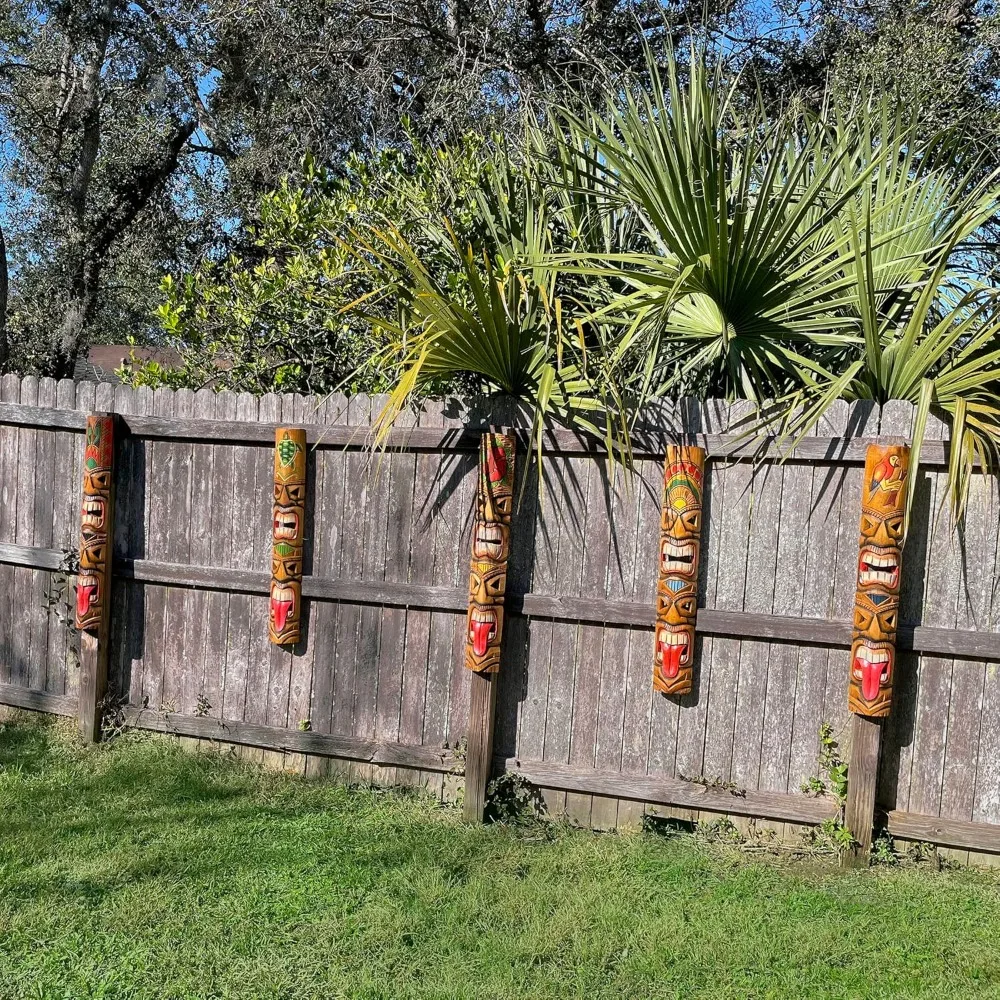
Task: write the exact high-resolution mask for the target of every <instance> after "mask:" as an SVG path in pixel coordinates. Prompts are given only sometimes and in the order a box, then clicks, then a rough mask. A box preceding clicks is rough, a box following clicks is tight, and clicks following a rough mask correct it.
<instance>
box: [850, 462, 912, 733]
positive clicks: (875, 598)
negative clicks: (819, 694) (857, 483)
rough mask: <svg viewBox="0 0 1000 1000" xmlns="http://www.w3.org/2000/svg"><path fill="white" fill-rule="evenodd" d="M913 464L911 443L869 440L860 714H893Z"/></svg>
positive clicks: (856, 701) (859, 613) (856, 645)
mask: <svg viewBox="0 0 1000 1000" xmlns="http://www.w3.org/2000/svg"><path fill="white" fill-rule="evenodd" d="M909 468H910V449H909V448H907V447H905V446H903V445H889V446H885V445H877V444H872V445H869V446H868V453H867V457H866V460H865V478H864V482H863V483H862V487H861V538H860V542H859V547H860V553H859V555H858V581H857V584H858V585H857V592H856V594H855V597H854V632H853V637H852V642H851V678H850V688H849V691H848V699H847V703H848V707H849V708H850V710H851V711H852V712H854V713H855V714H857V715H867V716H870V717H874V718H879V717H882V716H886V715H888V714H889V710H890V708H891V707H892V686H893V682H894V679H895V673H896V628H897V625H898V624H899V577H900V569H901V551H900V546H901V545H902V542H903V516H904V511H905V509H906V490H907V486H908V476H909Z"/></svg>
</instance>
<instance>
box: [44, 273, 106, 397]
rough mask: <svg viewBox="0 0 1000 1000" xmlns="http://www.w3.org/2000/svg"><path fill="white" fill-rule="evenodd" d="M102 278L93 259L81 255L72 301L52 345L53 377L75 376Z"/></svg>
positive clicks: (66, 309) (74, 276)
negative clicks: (82, 342)
mask: <svg viewBox="0 0 1000 1000" xmlns="http://www.w3.org/2000/svg"><path fill="white" fill-rule="evenodd" d="M99 278H100V266H99V265H98V263H97V262H96V261H95V260H93V258H90V257H87V256H82V257H81V258H80V260H79V263H78V264H77V266H76V273H75V274H74V275H73V281H72V284H71V286H70V294H69V300H68V301H67V303H66V307H65V308H64V309H63V315H62V321H61V322H60V324H59V330H58V332H57V334H56V337H55V343H54V344H53V351H52V377H53V378H72V377H73V370H74V369H75V368H76V359H77V357H78V356H79V354H80V342H81V341H82V339H83V333H84V330H85V329H86V327H87V323H88V322H89V320H90V318H91V315H92V314H93V312H94V306H95V305H96V304H97V288H98V281H99Z"/></svg>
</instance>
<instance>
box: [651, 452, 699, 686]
mask: <svg viewBox="0 0 1000 1000" xmlns="http://www.w3.org/2000/svg"><path fill="white" fill-rule="evenodd" d="M704 478H705V452H704V450H703V449H701V448H695V447H687V446H680V445H670V446H669V447H668V448H667V458H666V462H665V464H664V467H663V507H662V510H661V515H660V556H659V558H660V569H659V579H658V581H657V587H656V651H655V653H654V656H653V687H654V688H655V689H656V690H657V691H662V692H663V693H664V694H671V695H680V694H690V693H691V688H692V686H693V681H694V626H695V618H696V616H697V614H698V556H699V554H700V552H701V497H702V482H703V480H704Z"/></svg>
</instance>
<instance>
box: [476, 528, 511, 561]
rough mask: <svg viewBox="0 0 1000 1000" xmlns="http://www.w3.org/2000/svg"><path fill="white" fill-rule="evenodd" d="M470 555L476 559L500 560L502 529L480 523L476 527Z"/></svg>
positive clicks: (501, 553) (501, 554)
mask: <svg viewBox="0 0 1000 1000" xmlns="http://www.w3.org/2000/svg"><path fill="white" fill-rule="evenodd" d="M472 553H473V555H474V556H475V557H476V558H477V559H500V558H501V557H502V556H503V528H502V527H501V526H500V525H499V524H489V523H488V522H485V521H480V522H479V523H478V524H477V525H476V537H475V538H474V539H473V542H472Z"/></svg>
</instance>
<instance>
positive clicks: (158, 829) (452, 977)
mask: <svg viewBox="0 0 1000 1000" xmlns="http://www.w3.org/2000/svg"><path fill="white" fill-rule="evenodd" d="M998 890H1000V880H998V878H997V876H995V875H994V874H992V873H990V872H975V871H959V872H937V871H933V870H929V869H925V868H919V869H917V868H911V869H893V870H878V869H875V870H872V871H870V872H855V873H843V872H841V871H840V870H838V869H837V868H835V867H833V866H832V865H829V864H828V863H826V862H823V863H818V862H815V861H813V862H810V864H808V865H793V864H789V863H784V864H779V863H778V862H776V861H774V860H753V859H749V858H747V857H743V856H739V855H736V854H734V853H732V852H727V851H725V850H723V849H722V848H718V847H711V846H705V845H704V844H699V843H697V842H695V841H694V840H693V839H691V838H688V837H672V838H669V837H662V836H654V835H650V834H646V835H635V836H621V837H619V836H613V835H594V834H589V833H583V832H572V831H568V830H562V829H559V828H556V829H554V830H552V831H549V832H548V833H546V832H545V831H544V830H543V829H540V828H537V827H536V828H534V829H520V830H518V829H511V828H506V827H502V826H492V827H480V828H472V827H466V826H464V825H463V824H462V823H461V822H460V819H459V817H458V815H457V814H456V812H455V811H454V810H450V809H444V810H443V809H441V808H438V807H436V806H435V805H434V804H432V803H431V802H429V801H427V800H426V799H425V798H423V797H420V796H405V795H402V794H397V793H387V792H382V791H377V790H368V789H349V788H345V787H342V786H338V785H334V784H331V783H320V782H305V781H301V780H297V779H294V778H288V777H283V776H280V775H270V774H265V773H261V772H259V771H257V770H254V769H252V768H249V767H247V766H245V765H241V764H239V763H237V762H233V761H229V760H225V759H221V758H220V757H219V756H218V755H214V754H201V755H194V754H191V753H186V752H184V751H183V750H180V749H179V748H178V747H176V746H175V745H174V744H173V743H172V742H171V741H169V740H168V739H163V738H142V737H138V736H130V737H127V738H123V739H119V740H118V741H116V742H114V743H112V744H110V745H108V746H104V747H97V748H82V747H78V746H75V745H74V744H73V743H72V741H70V740H68V739H66V738H65V737H62V736H60V734H59V732H58V731H57V730H56V729H55V728H53V727H39V726H34V725H27V724H9V725H6V726H4V727H3V728H2V730H0V997H3V998H5V1000H6V998H15V997H16V998H22V997H23V998H28V997H31V998H37V997H44V998H50V997H51V998H53V1000H55V998H59V1000H65V998H84V997H86V998H125V997H128V998H138V997H143V998H146V997H148V998H157V1000H161V998H172V997H198V998H209V997H212V998H214V997H232V998H239V1000H257V998H263V997H268V998H270V997H282V998H289V1000H292V998H306V997H323V998H326V997H331V998H332V997H350V998H355V997H359V998H360V997H372V998H374V997H379V998H381V997H385V998H400V997H442V998H461V997H488V998H491V1000H492V998H508V997H509V998H515V997H518V998H521V997H524V998H527V997H587V998H595V997H615V998H618V997H625V998H630V1000H631V998H636V1000H640V998H646V997H685V998H687V997H712V998H722V997H727V998H740V1000H743V998H749V997H755V998H756V997H789V998H802V997H845V998H846V997H905V998H916V997H949V998H962V997H996V996H1000V949H998V948H997V945H996V942H997V940H998V936H1000V892H998Z"/></svg>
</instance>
